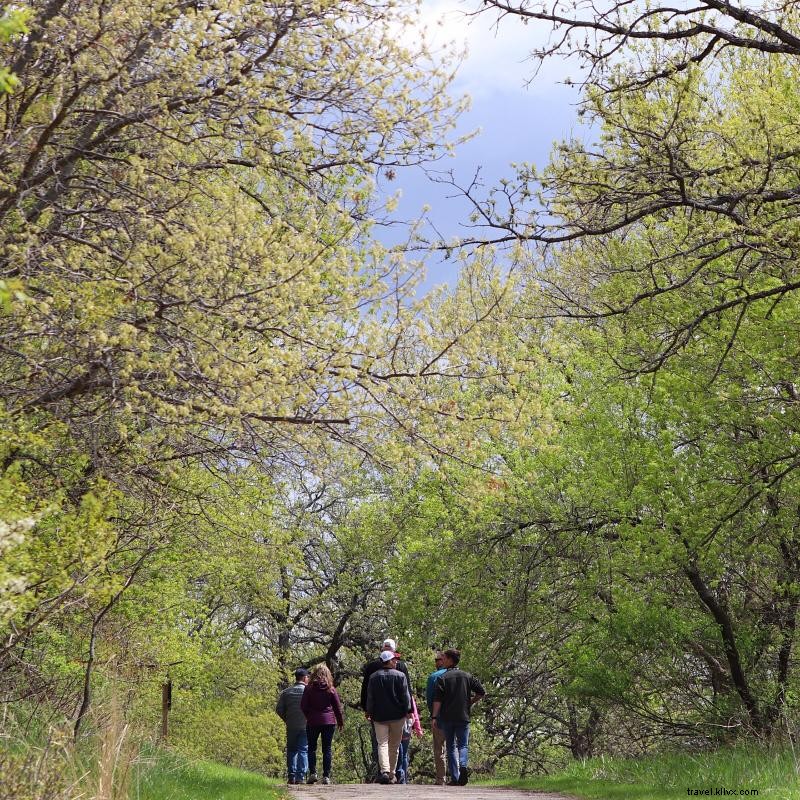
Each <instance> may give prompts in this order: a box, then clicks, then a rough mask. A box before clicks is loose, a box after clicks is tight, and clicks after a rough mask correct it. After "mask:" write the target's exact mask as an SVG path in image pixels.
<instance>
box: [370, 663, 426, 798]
mask: <svg viewBox="0 0 800 800" xmlns="http://www.w3.org/2000/svg"><path fill="white" fill-rule="evenodd" d="M380 659H381V664H382V667H381V669H380V670H379V671H378V672H373V673H372V675H370V678H369V684H368V685H367V706H366V708H367V716H368V718H369V719H370V720H371V721H372V727H373V728H374V729H375V738H376V740H377V742H378V765H379V768H380V773H381V774H380V779H379V780H380V783H396V781H397V778H396V777H395V768H396V767H397V751H398V748H399V747H400V740H401V739H402V738H403V726H404V725H405V721H406V718H408V719H412V718H413V716H414V712H413V708H412V705H411V692H410V691H409V688H408V679H407V678H406V676H405V675H404V674H403V673H402V672H400V671H399V670H398V669H397V668H396V667H397V656H396V655H395V654H394V653H393V652H392V651H391V650H384V651H383V652H382V653H381V655H380Z"/></svg>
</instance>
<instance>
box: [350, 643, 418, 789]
mask: <svg viewBox="0 0 800 800" xmlns="http://www.w3.org/2000/svg"><path fill="white" fill-rule="evenodd" d="M396 650H397V642H395V640H394V639H384V640H383V644H382V645H381V652H382V653H383V652H391V653H394V652H395V651H396ZM382 664H383V662H382V661H381V660H380V658H374V659H373V660H372V661H367V663H366V664H364V666H363V667H362V668H361V676H362V677H361V708H362V709H363V710H364V716H365V717H367V719H369V715H368V714H367V686H368V685H369V679H370V677H371V676H372V675H373V673H375V672H377V671H378V670H379V669H381V667H382ZM396 669H397V670H399V671H400V672H402V673H403V674H404V675H405V676H406V680H407V681H408V691H409V692H411V693H412V694H413V692H414V688H413V686H414V684H413V683H411V675H410V674H409V672H408V666H407V665H406V662H405V661H403V659H402V658H400V657H399V656H398V659H397V667H396ZM370 738H371V739H372V764H371V767H370V775H369V777H368V778H367V781H368V782H370V781H373V780H374V779H375V778H376V777H377V775H378V774H379V770H378V741H377V739H376V738H375V728H374V727H372V726H370Z"/></svg>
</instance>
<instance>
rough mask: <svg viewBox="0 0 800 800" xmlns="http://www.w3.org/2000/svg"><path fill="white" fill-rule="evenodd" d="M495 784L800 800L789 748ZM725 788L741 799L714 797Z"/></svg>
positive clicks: (671, 797)
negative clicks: (706, 791)
mask: <svg viewBox="0 0 800 800" xmlns="http://www.w3.org/2000/svg"><path fill="white" fill-rule="evenodd" d="M493 784H494V785H502V786H515V787H519V788H525V789H537V790H540V791H551V792H562V793H564V794H568V795H572V796H574V797H580V798H586V800H676V799H677V798H691V797H693V796H695V797H696V796H711V797H717V798H720V797H726V796H727V797H736V798H738V797H744V796H750V797H759V798H768V800H800V753H798V755H797V756H795V754H794V753H793V752H792V751H791V750H788V749H783V750H768V749H762V748H754V747H750V748H740V749H727V750H720V751H717V752H714V753H695V754H690V753H679V754H678V753H676V754H663V755H658V756H650V757H643V758H639V759H610V758H605V759H602V758H601V759H592V760H589V761H585V762H575V763H574V764H572V765H571V766H569V767H568V768H566V769H565V770H563V771H562V772H560V773H558V774H555V775H547V776H542V777H536V778H526V779H517V780H514V779H509V780H500V781H493ZM721 788H724V789H727V790H728V791H729V792H730V791H732V790H736V791H737V794H728V795H724V794H722V793H719V794H715V791H716V790H718V789H721ZM690 789H692V790H697V789H702V790H705V789H710V790H711V791H710V793H709V795H691V794H690V793H689V791H688V790H690ZM742 790H750V791H751V794H749V795H746V794H744V793H743V792H742ZM752 790H757V792H758V794H757V795H756V794H753V793H752Z"/></svg>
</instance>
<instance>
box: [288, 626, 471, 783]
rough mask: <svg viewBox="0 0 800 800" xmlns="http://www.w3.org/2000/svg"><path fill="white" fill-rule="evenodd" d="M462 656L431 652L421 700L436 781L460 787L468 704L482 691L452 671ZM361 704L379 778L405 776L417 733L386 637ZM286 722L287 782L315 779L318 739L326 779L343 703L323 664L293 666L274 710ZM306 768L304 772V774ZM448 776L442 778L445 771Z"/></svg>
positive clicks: (406, 686) (410, 698)
mask: <svg viewBox="0 0 800 800" xmlns="http://www.w3.org/2000/svg"><path fill="white" fill-rule="evenodd" d="M460 660H461V654H460V652H459V651H458V650H455V649H449V650H444V651H440V652H437V653H436V655H435V657H434V663H435V669H434V671H433V672H431V673H430V675H429V676H428V680H427V684H426V689H425V702H426V705H427V708H428V711H429V713H430V715H431V730H432V733H433V758H434V765H435V772H436V783H437V784H438V785H444V784H445V782H447V783H448V784H449V785H451V786H464V785H466V783H467V782H468V780H469V774H470V773H469V767H468V747H469V726H470V717H471V709H472V706H473V705H474V704H475V703H477V702H478V701H479V700H480V699H481V698H482V697H484V695H485V694H486V693H485V691H484V689H483V686H481V684H480V681H478V679H477V678H475V677H474V676H473V675H470V673H468V672H465V671H464V670H462V669H459V667H458V664H459V661H460ZM361 708H362V709H363V711H364V715H365V717H366V718H367V719H368V720H369V721H370V722H371V735H372V758H373V761H374V762H375V764H376V765H377V781H378V782H379V783H405V782H407V780H408V748H409V743H410V740H411V736H412V734H413V733H416V735H418V736H422V735H423V729H422V723H421V720H420V717H419V711H418V708H417V704H416V700H415V697H414V691H413V683H412V681H411V676H410V675H409V672H408V666H407V665H406V663H405V661H404V660H403V659H402V658H401V656H400V654H399V653H398V652H397V645H396V643H395V641H394V640H393V639H385V640H384V642H383V645H382V647H381V652H380V654H379V656H378V657H377V658H376V659H374V660H372V661H369V662H367V663H366V664H365V665H364V667H363V668H362V681H361ZM275 710H276V712H277V713H278V715H279V716H280V717H281V719H282V720H283V721H284V723H285V724H286V766H287V772H288V782H289V784H298V783H303V782H304V780H305V782H307V783H316V782H317V781H319V780H320V778H319V775H318V774H317V746H318V743H319V741H320V740H321V741H322V783H330V782H331V768H332V761H333V736H334V733H335V731H336V729H337V727H338V729H339V730H341V729H342V728H343V727H344V712H343V709H342V702H341V699H340V698H339V695H338V693H337V691H336V688H335V687H334V685H333V676H332V675H331V672H330V670H329V669H328V668H327V667H326V666H325V665H324V664H319V665H317V666H315V667H314V668H313V669H312V670H311V672H310V673H309V671H308V670H306V669H303V668H300V669H297V670H296V671H295V683H294V685H293V686H289V687H288V688H286V689H284V690H283V691H282V692H281V694H280V696H279V697H278V703H277V706H276V708H275ZM306 773H308V774H307V777H306ZM448 773H449V780H447V781H446V779H447V774H448Z"/></svg>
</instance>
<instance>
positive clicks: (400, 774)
mask: <svg viewBox="0 0 800 800" xmlns="http://www.w3.org/2000/svg"><path fill="white" fill-rule="evenodd" d="M410 744H411V737H410V736H409V737H408V738H407V739H406V738H405V736H403V738H402V739H401V740H400V749H399V750H398V751H397V768H396V769H395V771H394V775H395V777H396V778H397V782H398V783H408V746H409V745H410Z"/></svg>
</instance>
